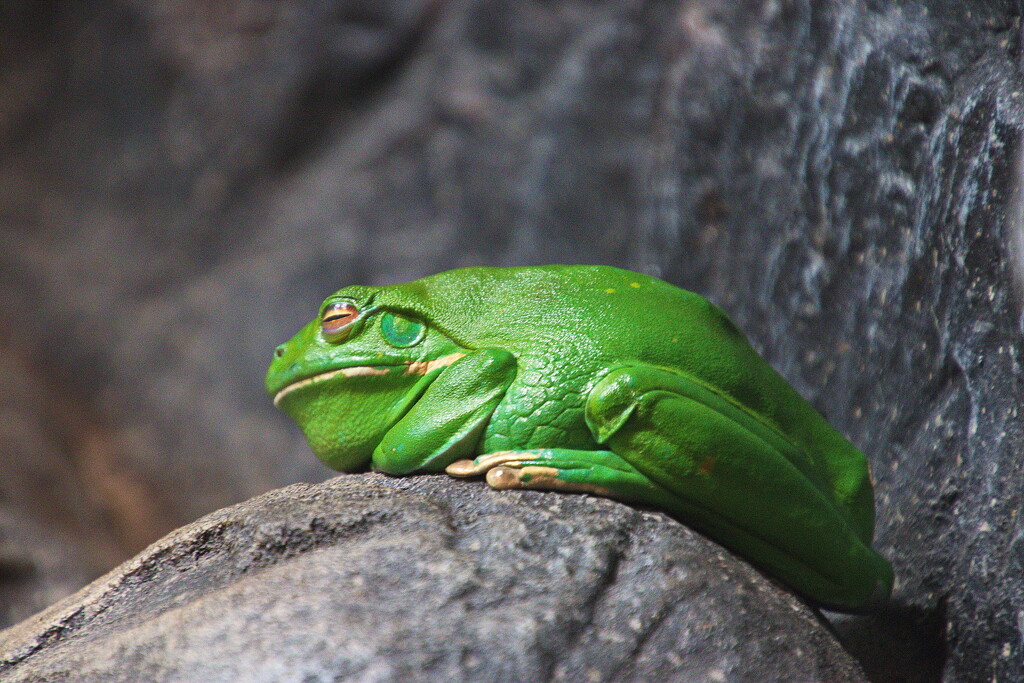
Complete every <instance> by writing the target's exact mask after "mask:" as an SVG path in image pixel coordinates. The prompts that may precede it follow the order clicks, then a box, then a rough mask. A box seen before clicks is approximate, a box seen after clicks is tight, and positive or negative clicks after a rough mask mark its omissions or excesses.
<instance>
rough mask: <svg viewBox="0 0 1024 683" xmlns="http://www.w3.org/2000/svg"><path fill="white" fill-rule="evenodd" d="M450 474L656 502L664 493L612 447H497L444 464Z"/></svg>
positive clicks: (500, 485)
mask: <svg viewBox="0 0 1024 683" xmlns="http://www.w3.org/2000/svg"><path fill="white" fill-rule="evenodd" d="M445 472H447V473H448V474H450V475H451V476H453V477H474V476H480V475H484V476H485V477H486V479H487V483H488V484H490V485H491V486H492V487H493V488H496V489H535V490H554V491H575V492H581V493H592V494H594V495H598V496H604V497H607V498H617V499H620V500H628V501H635V502H649V503H653V504H658V503H659V502H661V501H660V500H659V499H660V498H661V497H663V496H665V495H666V493H665V491H663V490H662V489H661V488H660V487H658V486H655V485H654V484H653V483H651V481H650V480H648V479H647V477H645V476H644V475H642V474H640V472H638V471H637V470H636V469H635V468H633V466H632V465H630V464H629V463H628V462H626V461H625V460H623V459H622V458H620V457H619V456H617V455H615V454H614V453H612V452H611V451H582V450H572V449H567V448H542V449H537V450H522V451H497V452H495V453H488V454H487V455H481V456H480V457H478V458H476V459H475V460H458V461H456V462H453V463H452V464H451V465H449V466H448V467H447V469H445Z"/></svg>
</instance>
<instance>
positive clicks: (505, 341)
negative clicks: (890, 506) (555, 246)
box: [266, 266, 892, 610]
mask: <svg viewBox="0 0 1024 683" xmlns="http://www.w3.org/2000/svg"><path fill="white" fill-rule="evenodd" d="M266 386H267V391H268V392H269V394H270V395H271V396H272V397H274V402H275V404H276V405H278V406H279V407H280V408H282V409H283V410H284V411H285V412H287V413H288V414H289V415H290V416H291V417H292V418H294V419H295V421H296V422H297V423H298V424H299V426H300V427H301V428H302V429H303V431H304V433H305V434H306V437H307V438H308V440H309V442H310V445H311V447H312V448H313V450H314V452H316V454H317V455H318V456H319V457H320V458H321V459H322V460H323V461H324V462H325V463H327V464H328V465H330V466H331V467H334V468H336V469H340V470H344V471H356V470H360V469H365V468H366V467H367V466H372V467H373V468H375V469H377V470H380V471H382V472H386V473H389V474H395V475H401V474H407V473H412V472H442V471H448V472H449V473H450V474H452V475H455V476H473V475H486V477H487V481H488V482H489V483H490V484H491V485H492V486H495V487H497V488H536V489H564V490H576V491H589V492H592V493H597V494H600V495H607V496H613V497H617V498H620V499H623V500H627V501H632V502H636V503H643V504H650V505H653V506H656V507H658V508H661V509H664V510H666V511H667V512H669V513H672V514H673V515H675V516H677V517H678V518H679V519H681V520H683V521H685V522H687V523H689V524H690V525H692V526H694V527H695V528H697V529H699V530H701V531H703V532H705V533H707V534H708V535H710V536H711V537H713V538H715V539H716V540H718V541H720V542H722V543H723V544H725V545H727V546H729V547H730V548H732V549H734V550H736V551H737V552H740V553H742V554H744V555H745V556H746V557H748V558H749V559H750V560H752V561H753V562H755V563H756V564H758V565H759V566H761V567H762V568H764V569H765V570H767V571H769V572H771V573H772V574H774V575H775V576H777V577H778V578H780V579H782V580H783V581H785V582H786V583H788V584H789V585H790V586H792V587H793V588H795V589H796V590H798V591H799V592H801V593H803V594H804V595H806V596H807V597H808V598H810V599H812V600H814V601H816V602H818V603H821V604H824V605H826V606H829V607H832V608H836V609H846V610H858V609H866V608H870V607H873V606H875V605H877V604H879V603H881V602H882V601H884V600H885V598H886V597H887V596H888V594H889V590H890V589H891V586H892V569H891V568H890V566H889V564H888V563H887V562H886V561H885V560H884V559H882V558H881V557H880V556H879V555H877V554H876V553H875V552H874V551H872V550H871V547H870V546H871V536H872V529H873V526H874V503H873V498H872V491H871V482H870V478H869V474H868V467H867V461H866V459H865V457H864V455H863V454H861V453H860V452H859V451H858V450H857V449H856V448H854V447H853V446H852V445H851V444H850V443H849V442H848V441H847V440H846V439H845V438H843V437H842V436H841V435H840V434H839V433H838V432H836V431H835V430H834V429H832V428H831V427H830V426H829V425H828V424H827V423H826V422H825V420H824V419H822V417H821V416H820V415H819V414H818V413H817V412H816V411H815V410H814V409H813V408H812V407H811V406H810V404H808V403H807V402H806V401H804V400H803V399H802V398H801V397H800V396H799V395H798V394H797V393H796V392H795V391H794V390H793V389H792V387H790V386H789V384H787V383H786V381H785V380H783V379H782V377H780V376H779V375H778V374H777V373H776V372H775V371H774V370H772V368H771V367H769V366H768V364H767V363H766V362H765V361H764V360H763V359H762V358H761V357H760V356H758V355H757V353H756V352H754V350H753V349H752V348H751V347H750V345H749V344H748V343H747V342H746V340H745V339H744V338H743V336H742V334H740V332H739V331H738V330H737V329H736V328H735V326H733V324H732V323H731V322H730V321H729V319H728V318H727V317H726V316H725V314H724V313H723V312H722V311H721V310H720V309H719V308H717V307H716V306H714V305H713V304H711V303H709V302H708V301H707V300H705V299H703V298H702V297H700V296H698V295H696V294H693V293H691V292H687V291H685V290H682V289H679V288H678V287H674V286H672V285H669V284H667V283H665V282H662V281H661V280H657V279H655V278H652V277H648V276H645V275H640V274H637V273H632V272H629V271H625V270H620V269H617V268H610V267H604V266H543V267H525V268H465V269H461V270H454V271H449V272H445V273H440V274H438V275H434V276H431V277H426V278H423V279H421V280H416V281H414V282H409V283H405V284H399V285H391V286H386V287H362V286H354V287H347V288H345V289H342V290H340V291H339V292H337V293H335V294H333V295H332V296H330V297H328V299H327V300H326V301H325V302H324V305H323V306H322V307H321V310H320V315H319V316H318V317H317V318H316V319H314V320H313V321H312V322H310V323H309V324H308V325H307V326H306V327H304V328H303V329H302V330H301V331H300V332H299V333H298V334H297V335H296V336H295V337H294V338H293V339H292V340H291V341H289V342H288V343H286V344H282V345H281V346H279V347H278V348H277V350H276V352H275V358H274V361H273V363H272V364H271V366H270V370H269V371H268V373H267V380H266Z"/></svg>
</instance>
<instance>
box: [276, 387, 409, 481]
mask: <svg viewBox="0 0 1024 683" xmlns="http://www.w3.org/2000/svg"><path fill="white" fill-rule="evenodd" d="M342 370H345V372H341V371H331V372H326V373H321V374H320V375H316V376H315V377H312V378H310V379H311V380H313V381H309V380H302V381H300V382H295V383H293V384H291V385H289V386H288V387H286V388H285V389H283V390H281V391H279V392H278V398H279V400H277V401H275V403H277V404H278V407H280V408H281V410H283V411H284V412H285V413H286V414H287V415H288V416H289V417H291V418H292V419H293V420H295V422H296V424H298V425H299V428H300V429H302V433H303V434H304V435H305V436H306V440H307V441H308V442H309V447H310V448H311V449H312V450H313V452H314V453H316V456H317V457H318V458H320V460H321V461H323V463H324V464H325V465H327V466H328V467H331V468H333V469H336V470H341V471H343V472H356V471H359V470H362V469H365V468H366V466H367V465H368V464H369V462H370V458H371V456H372V454H373V449H374V448H375V447H376V445H377V444H378V443H380V441H381V439H382V438H384V434H386V433H387V431H388V430H389V429H391V427H392V426H394V423H395V422H396V421H397V419H398V418H399V417H400V415H398V413H397V411H396V406H399V405H401V403H402V401H403V399H404V398H405V397H406V396H407V395H408V393H409V392H410V391H411V390H413V387H414V386H415V384H416V382H417V381H419V380H420V379H422V378H421V377H417V376H414V375H407V374H405V373H404V372H403V371H402V368H401V367H399V368H394V369H385V370H384V372H383V373H377V372H374V373H365V372H364V373H359V372H355V373H353V372H351V370H353V368H343V369H342Z"/></svg>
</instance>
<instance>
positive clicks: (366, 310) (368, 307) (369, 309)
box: [320, 292, 380, 318]
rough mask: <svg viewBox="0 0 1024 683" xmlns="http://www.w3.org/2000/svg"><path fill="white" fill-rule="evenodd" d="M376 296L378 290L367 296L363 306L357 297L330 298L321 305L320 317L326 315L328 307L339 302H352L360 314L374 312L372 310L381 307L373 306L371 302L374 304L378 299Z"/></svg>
mask: <svg viewBox="0 0 1024 683" xmlns="http://www.w3.org/2000/svg"><path fill="white" fill-rule="evenodd" d="M376 298H377V292H374V293H373V294H371V295H370V296H368V297H366V301H365V302H364V303H363V305H362V306H360V305H359V302H358V301H356V300H355V299H349V298H347V297H338V298H337V299H328V300H327V301H325V302H324V303H323V305H322V306H321V307H320V317H321V318H323V317H324V313H326V312H327V309H328V308H330V307H331V306H335V305H337V304H351V305H352V306H354V307H355V309H356V314H357V315H359V316H362V315H365V314H368V313H372V312H374V311H376V310H377V309H378V308H380V307H379V306H372V305H371V304H373V300H374V299H376Z"/></svg>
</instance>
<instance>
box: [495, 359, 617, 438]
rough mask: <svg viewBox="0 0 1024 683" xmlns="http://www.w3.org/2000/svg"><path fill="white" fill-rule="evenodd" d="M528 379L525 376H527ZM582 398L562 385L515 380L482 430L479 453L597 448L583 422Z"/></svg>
mask: <svg viewBox="0 0 1024 683" xmlns="http://www.w3.org/2000/svg"><path fill="white" fill-rule="evenodd" d="M527 379H529V376H527ZM584 403H585V399H584V397H583V395H582V394H581V393H580V392H579V391H574V390H572V389H571V388H567V387H565V386H564V385H547V384H545V383H543V382H542V381H540V380H538V381H535V382H529V383H528V382H521V381H516V382H515V383H513V385H512V386H511V387H509V389H508V391H507V392H506V394H505V397H504V399H502V401H501V403H500V404H498V407H497V408H496V409H495V411H494V414H493V415H492V416H491V420H490V422H489V423H488V425H487V428H486V430H485V431H484V437H483V442H482V444H481V453H493V452H495V451H506V450H520V449H527V448H579V449H586V450H593V449H596V448H598V445H597V443H596V442H595V441H594V439H593V436H592V435H591V433H590V430H589V429H588V428H587V425H586V422H585V421H584V419H583V408H584Z"/></svg>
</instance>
